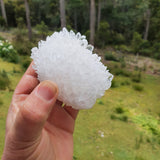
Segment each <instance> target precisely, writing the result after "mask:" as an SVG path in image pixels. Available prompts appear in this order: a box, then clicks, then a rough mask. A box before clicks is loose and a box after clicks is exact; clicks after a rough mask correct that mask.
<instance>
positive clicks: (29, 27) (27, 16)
mask: <svg viewBox="0 0 160 160" xmlns="http://www.w3.org/2000/svg"><path fill="white" fill-rule="evenodd" d="M24 1H25V9H26V20H27V28H28V37H29V39H30V40H31V39H32V28H31V20H30V9H29V4H28V0H24Z"/></svg>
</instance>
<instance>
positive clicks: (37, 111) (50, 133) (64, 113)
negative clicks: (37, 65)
mask: <svg viewBox="0 0 160 160" xmlns="http://www.w3.org/2000/svg"><path fill="white" fill-rule="evenodd" d="M57 95H58V89H57V87H56V85H55V84H54V83H52V82H50V81H44V82H42V83H39V81H38V80H37V75H36V73H35V72H34V70H33V69H32V64H31V65H30V67H29V68H28V70H27V71H26V73H25V74H24V76H23V77H22V79H21V81H20V83H19V84H18V86H17V87H16V89H15V92H14V95H13V98H12V103H11V105H10V108H9V111H8V117H7V122H6V138H5V148H4V153H3V157H2V160H22V159H23V160H44V159H46V160H72V156H73V131H74V124H75V119H76V117H77V114H78V111H77V110H75V109H73V108H71V107H69V106H64V107H62V102H60V101H58V100H57Z"/></svg>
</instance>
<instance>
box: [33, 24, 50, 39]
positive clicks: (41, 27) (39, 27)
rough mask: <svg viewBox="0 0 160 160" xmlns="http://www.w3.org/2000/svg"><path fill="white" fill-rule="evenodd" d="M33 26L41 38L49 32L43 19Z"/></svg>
mask: <svg viewBox="0 0 160 160" xmlns="http://www.w3.org/2000/svg"><path fill="white" fill-rule="evenodd" d="M35 28H36V30H37V32H38V35H40V37H41V39H45V38H46V36H47V35H48V32H49V29H48V26H47V25H46V24H45V23H44V22H43V21H41V23H40V24H37V25H36V27H35Z"/></svg>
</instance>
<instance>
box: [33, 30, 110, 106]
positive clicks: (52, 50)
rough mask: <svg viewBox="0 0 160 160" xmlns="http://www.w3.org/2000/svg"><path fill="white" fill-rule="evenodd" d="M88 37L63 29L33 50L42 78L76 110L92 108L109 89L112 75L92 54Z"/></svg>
mask: <svg viewBox="0 0 160 160" xmlns="http://www.w3.org/2000/svg"><path fill="white" fill-rule="evenodd" d="M92 51H93V46H92V45H88V41H87V40H86V37H85V36H83V35H81V34H80V33H77V34H75V33H74V32H73V31H70V32H69V31H68V30H67V29H65V28H63V30H62V31H60V32H54V34H52V35H51V36H48V37H47V39H46V41H40V42H39V43H38V47H35V48H33V49H32V53H31V58H32V59H33V60H34V66H33V68H34V69H35V71H36V73H37V74H38V79H39V81H44V80H51V81H53V82H55V83H56V84H57V86H58V88H59V95H58V100H60V101H62V102H63V103H65V104H66V105H68V106H72V107H73V108H75V109H89V108H91V107H92V106H93V105H94V103H95V102H96V99H97V98H100V97H101V96H103V95H104V93H105V90H107V89H108V88H110V86H111V81H112V79H113V75H112V74H110V73H109V71H108V70H107V68H106V67H105V66H104V65H103V64H102V63H101V62H100V59H101V58H100V57H98V55H97V54H93V53H92Z"/></svg>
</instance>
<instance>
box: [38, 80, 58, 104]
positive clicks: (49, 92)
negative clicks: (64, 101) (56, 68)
mask: <svg viewBox="0 0 160 160" xmlns="http://www.w3.org/2000/svg"><path fill="white" fill-rule="evenodd" d="M36 94H37V96H38V97H40V98H41V99H43V100H45V101H50V100H52V99H53V97H55V96H57V94H58V87H57V85H56V84H55V83H53V82H51V81H48V80H47V81H43V82H41V83H40V84H39V86H38V88H37V91H36Z"/></svg>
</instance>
